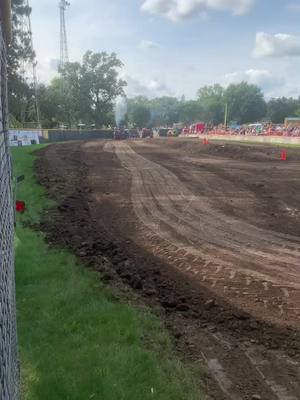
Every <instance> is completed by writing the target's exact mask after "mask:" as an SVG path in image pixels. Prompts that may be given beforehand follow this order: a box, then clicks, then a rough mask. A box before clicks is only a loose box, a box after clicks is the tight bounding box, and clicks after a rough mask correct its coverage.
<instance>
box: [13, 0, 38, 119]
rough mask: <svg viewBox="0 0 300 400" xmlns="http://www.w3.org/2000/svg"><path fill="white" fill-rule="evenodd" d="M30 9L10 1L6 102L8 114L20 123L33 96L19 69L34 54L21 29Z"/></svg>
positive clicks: (22, 0) (20, 0) (14, 0)
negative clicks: (9, 40)
mask: <svg viewBox="0 0 300 400" xmlns="http://www.w3.org/2000/svg"><path fill="white" fill-rule="evenodd" d="M30 13H31V8H30V7H27V6H26V3H25V1H24V0H12V31H13V32H12V42H11V44H10V46H9V49H8V55H7V74H8V101H9V109H10V113H11V114H12V115H13V118H14V119H15V120H18V121H21V119H22V112H23V113H24V112H26V113H27V114H30V110H29V109H27V110H25V109H24V107H26V105H27V106H28V105H29V104H30V99H31V98H32V96H33V95H34V91H33V88H32V87H29V85H28V84H27V83H26V82H24V80H23V78H22V76H21V73H20V69H21V63H22V60H25V61H29V60H31V59H33V57H34V54H33V53H32V51H31V49H30V36H29V34H25V33H24V32H22V29H21V22H22V18H23V16H24V15H30Z"/></svg>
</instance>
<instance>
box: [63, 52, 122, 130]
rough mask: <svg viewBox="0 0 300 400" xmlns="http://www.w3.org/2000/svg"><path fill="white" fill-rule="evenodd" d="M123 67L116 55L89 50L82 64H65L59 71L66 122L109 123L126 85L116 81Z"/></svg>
mask: <svg viewBox="0 0 300 400" xmlns="http://www.w3.org/2000/svg"><path fill="white" fill-rule="evenodd" d="M122 66H123V64H122V62H121V61H120V60H119V59H118V58H117V56H116V54H115V53H112V54H107V53H105V52H102V53H93V52H92V51H88V52H87V53H85V55H84V56H83V61H82V63H78V62H76V63H67V64H66V65H65V67H64V70H63V71H62V75H63V76H64V96H63V98H62V99H61V102H60V104H59V105H60V107H61V109H62V111H63V114H64V118H65V121H67V123H68V124H69V125H75V124H77V123H78V122H79V121H82V122H83V123H85V124H95V125H97V126H99V127H101V126H102V125H107V124H111V123H112V122H113V121H112V116H113V109H114V103H115V100H116V98H117V97H118V96H120V95H123V94H124V87H125V86H126V82H125V81H124V80H122V79H120V78H119V69H120V68H121V67H122Z"/></svg>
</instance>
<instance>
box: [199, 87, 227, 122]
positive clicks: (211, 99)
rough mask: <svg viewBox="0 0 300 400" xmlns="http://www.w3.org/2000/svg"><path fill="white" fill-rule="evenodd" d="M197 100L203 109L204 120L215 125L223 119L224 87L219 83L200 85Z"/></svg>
mask: <svg viewBox="0 0 300 400" xmlns="http://www.w3.org/2000/svg"><path fill="white" fill-rule="evenodd" d="M198 100H199V103H200V105H201V106H202V108H203V111H204V114H203V119H204V122H208V123H213V124H215V125H216V124H220V123H221V122H223V121H224V110H225V102H224V89H223V87H222V86H221V85H219V84H215V85H213V86H204V87H202V88H201V89H199V90H198Z"/></svg>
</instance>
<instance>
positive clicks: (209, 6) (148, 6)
mask: <svg viewBox="0 0 300 400" xmlns="http://www.w3.org/2000/svg"><path fill="white" fill-rule="evenodd" d="M254 3H255V0H143V4H142V6H141V10H142V11H144V12H147V13H150V14H156V15H161V16H164V17H166V18H168V19H170V20H171V21H174V22H177V21H180V20H184V19H188V18H191V17H196V16H201V15H205V14H206V13H207V12H208V11H211V10H215V11H229V12H231V13H232V14H233V15H245V14H246V13H247V12H248V11H249V10H250V8H251V7H252V6H253V4H254Z"/></svg>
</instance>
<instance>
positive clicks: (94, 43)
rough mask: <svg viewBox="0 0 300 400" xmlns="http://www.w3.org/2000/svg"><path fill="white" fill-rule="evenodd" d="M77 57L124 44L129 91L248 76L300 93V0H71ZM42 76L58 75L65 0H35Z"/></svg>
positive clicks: (178, 92)
mask: <svg viewBox="0 0 300 400" xmlns="http://www.w3.org/2000/svg"><path fill="white" fill-rule="evenodd" d="M70 3H71V6H70V7H69V8H68V10H67V12H66V23H67V34H68V45H69V57H70V61H80V60H81V58H82V55H83V54H84V53H85V51H87V50H92V51H94V52H100V51H107V52H116V53H117V55H118V57H119V58H120V59H121V61H122V62H123V63H124V67H123V68H122V70H121V71H120V73H121V76H122V77H123V78H124V79H125V80H126V81H127V83H128V86H127V88H126V93H127V95H128V96H129V97H132V96H137V95H145V96H148V97H150V98H152V97H156V96H165V95H168V96H169V95H170V96H177V97H180V96H182V95H184V96H185V97H186V98H187V99H192V98H195V97H196V94H197V90H198V89H199V88H200V87H202V86H204V85H211V84H214V83H220V84H222V85H224V86H227V85H229V84H230V83H236V82H240V81H243V80H244V81H247V82H249V83H254V84H257V85H259V86H260V87H261V88H262V89H263V91H264V93H265V95H266V98H271V97H279V96H293V97H298V96H299V95H300V79H299V78H300V23H299V21H300V0H84V1H82V0H70ZM30 5H31V7H32V29H33V40H34V47H35V50H36V53H37V59H38V76H39V80H40V81H41V82H48V81H50V80H51V79H52V78H53V76H55V75H56V73H57V72H56V68H57V60H58V58H59V9H58V0H42V1H41V0H30Z"/></svg>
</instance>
